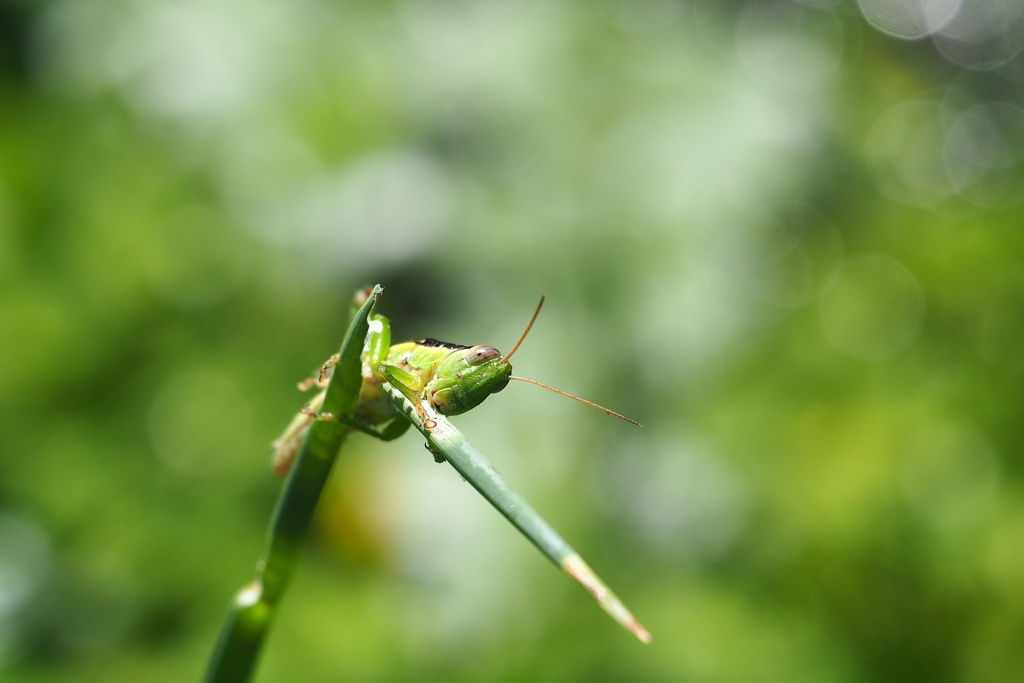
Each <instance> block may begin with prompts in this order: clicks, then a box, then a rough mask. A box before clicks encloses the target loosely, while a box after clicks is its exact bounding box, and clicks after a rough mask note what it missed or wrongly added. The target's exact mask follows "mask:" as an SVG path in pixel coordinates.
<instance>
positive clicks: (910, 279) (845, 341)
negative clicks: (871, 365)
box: [819, 254, 924, 360]
mask: <svg viewBox="0 0 1024 683" xmlns="http://www.w3.org/2000/svg"><path fill="white" fill-rule="evenodd" d="M819 313H820V316H821V325H822V328H823V329H824V332H825V336H826V337H827V338H828V340H829V342H831V344H832V345H833V346H834V347H835V348H837V349H839V350H840V351H842V352H843V353H846V354H848V355H850V356H853V357H854V358H860V359H862V360H881V359H884V358H888V357H889V356H891V355H893V354H894V353H896V352H897V351H899V350H901V349H904V348H906V347H907V346H909V345H910V344H911V343H912V342H913V341H914V340H915V339H916V338H917V336H918V334H919V333H920V331H921V322H922V320H923V318H924V294H923V292H922V290H921V285H920V284H918V282H917V279H916V278H914V276H913V275H911V273H910V271H908V270H907V269H906V268H904V267H903V266H902V265H901V264H900V263H899V262H898V261H896V260H895V259H893V258H891V257H889V256H885V255H875V254H872V255H868V256H860V257H857V258H854V259H850V260H849V261H847V262H846V263H845V264H844V265H843V267H842V269H841V270H840V271H839V275H838V276H837V278H836V281H835V282H834V283H833V285H832V286H831V287H830V288H829V289H828V291H826V292H825V294H824V295H823V296H822V299H821V303H820V307H819Z"/></svg>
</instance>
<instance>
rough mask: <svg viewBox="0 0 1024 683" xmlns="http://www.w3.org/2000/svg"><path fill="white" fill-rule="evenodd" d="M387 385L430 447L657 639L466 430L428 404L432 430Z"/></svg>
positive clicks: (618, 612)
mask: <svg viewBox="0 0 1024 683" xmlns="http://www.w3.org/2000/svg"><path fill="white" fill-rule="evenodd" d="M384 389H385V390H386V391H387V392H388V395H389V396H390V397H391V400H392V401H393V402H394V403H395V406H397V407H398V409H399V410H400V411H402V414H403V415H405V416H406V417H407V418H408V419H409V421H410V422H412V424H413V426H414V427H416V429H418V430H419V432H420V433H421V434H423V436H424V437H425V438H426V440H427V444H428V445H429V446H430V448H432V449H433V450H434V451H435V452H436V453H438V454H440V455H441V456H443V457H444V459H445V460H447V461H448V463H449V464H450V465H451V466H452V467H454V468H455V470H456V471H457V472H458V473H459V474H461V475H462V478H463V479H465V480H466V481H468V482H469V483H470V484H471V485H472V486H473V488H475V489H476V490H477V491H478V492H480V495H482V496H483V497H484V498H486V499H487V501H488V502H490V504H491V505H493V506H494V507H495V508H496V509H497V510H498V512H500V513H501V514H502V515H504V516H505V518H506V519H508V521H510V522H511V523H512V524H513V526H515V527H516V528H517V529H519V531H521V532H522V533H523V535H524V536H526V538H528V539H529V540H530V541H531V542H533V544H534V545H536V546H537V548H539V549H540V551H541V552H542V553H544V555H546V556H547V557H548V559H550V560H551V561H552V562H554V563H555V564H556V565H558V566H559V567H560V568H561V569H562V570H563V571H565V573H566V574H568V575H569V576H571V577H572V578H573V579H575V580H576V581H578V582H579V583H580V584H581V585H582V586H583V587H584V588H586V589H587V591H588V592H589V593H590V594H591V595H592V596H593V597H594V599H595V600H597V602H598V604H599V605H600V606H601V607H602V608H603V609H604V611H606V612H607V613H608V614H610V615H611V616H612V618H613V619H615V621H617V622H618V623H619V624H621V625H622V626H624V627H625V628H627V629H629V631H630V632H632V633H633V635H635V636H636V637H637V638H639V639H640V641H641V642H644V643H649V642H651V634H650V633H649V632H648V631H647V629H645V628H644V627H643V625H642V624H641V623H640V622H639V621H637V620H636V617H634V616H633V615H632V614H631V613H630V612H629V610H628V609H626V606H625V605H623V604H622V601H621V600H619V598H618V597H616V595H615V593H613V592H612V591H611V589H609V588H608V586H607V585H605V583H604V582H603V581H601V579H600V578H599V577H598V576H597V574H595V573H594V571H593V570H592V569H591V568H590V567H589V566H588V565H587V563H586V562H584V561H583V558H582V557H580V555H579V553H577V552H576V551H575V550H573V549H572V547H571V546H570V545H569V544H568V543H566V542H565V541H564V540H563V539H562V537H561V536H559V535H558V532H556V531H555V530H554V529H553V528H552V527H551V525H550V524H548V523H547V522H546V521H544V518H543V517H541V516H540V514H538V513H537V511H536V510H534V509H533V507H532V506H531V505H530V504H529V503H527V502H526V499H525V498H523V497H522V496H521V495H519V493H517V492H516V490H515V489H513V488H512V486H511V485H510V484H509V483H508V481H507V480H506V479H505V478H504V477H502V476H501V475H500V474H498V471H497V470H495V469H494V466H493V465H491V463H490V461H489V460H487V458H486V457H484V455H483V453H481V452H480V451H478V450H477V449H476V448H475V447H474V446H473V444H471V443H470V442H469V440H468V439H467V438H466V437H465V436H463V434H462V432H460V431H459V430H458V429H456V428H455V427H454V426H452V423H451V422H449V421H448V420H447V419H446V418H445V417H444V416H443V415H441V414H439V413H437V412H436V411H434V410H432V409H431V408H430V407H429V406H423V410H424V412H425V413H426V414H427V419H428V421H432V422H433V423H434V424H433V426H432V427H431V428H430V429H427V428H426V427H425V426H424V424H423V420H422V419H421V417H420V415H419V413H417V411H416V409H415V408H414V407H413V405H412V404H411V403H410V402H409V401H408V399H406V397H405V396H403V395H402V393H401V392H399V391H398V390H397V389H395V388H394V387H392V386H391V385H390V384H387V383H385V384H384Z"/></svg>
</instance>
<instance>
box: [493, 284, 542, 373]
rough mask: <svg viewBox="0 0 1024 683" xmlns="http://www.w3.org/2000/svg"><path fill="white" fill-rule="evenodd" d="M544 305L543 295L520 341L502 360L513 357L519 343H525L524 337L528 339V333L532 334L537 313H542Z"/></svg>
mask: <svg viewBox="0 0 1024 683" xmlns="http://www.w3.org/2000/svg"><path fill="white" fill-rule="evenodd" d="M543 305H544V296H543V295H541V297H540V303H539V304H537V310H536V311H534V312H533V317H532V318H530V322H529V323H527V325H526V329H525V330H523V334H522V336H520V337H519V341H517V342H516V345H515V346H513V347H512V350H511V351H509V352H508V353H506V354H505V355H504V356H502V358H501V360H503V361H507V360H508V359H509V358H511V357H512V354H513V353H515V352H516V351H517V350H518V349H519V345H520V344H522V343H523V340H524V339H526V335H528V334H530V328H531V327H533V323H534V321H535V320H537V315H539V314H540V307H541V306H543Z"/></svg>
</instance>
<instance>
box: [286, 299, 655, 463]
mask: <svg viewBox="0 0 1024 683" xmlns="http://www.w3.org/2000/svg"><path fill="white" fill-rule="evenodd" d="M366 296H367V293H366V292H360V293H359V294H357V297H356V300H355V304H356V306H358V305H360V304H361V303H362V301H365V299H366ZM543 305H544V297H541V299H540V303H539V304H537V309H536V310H535V311H534V312H533V317H532V318H530V322H529V323H528V324H527V325H526V329H525V330H524V331H523V334H522V335H520V337H519V341H517V342H516V345H515V346H513V347H512V350H511V351H509V352H508V353H507V354H505V355H502V354H501V352H500V351H498V349H496V348H494V347H493V346H487V345H483V344H478V345H476V346H462V345H461V344H450V343H447V342H442V341H438V340H436V339H418V340H416V341H409V342H404V343H401V344H394V345H392V344H391V324H390V322H388V319H387V318H385V317H384V316H383V315H379V314H376V313H373V314H371V315H370V333H369V334H368V335H367V338H366V343H365V345H364V347H363V352H362V356H361V358H362V363H363V370H362V373H363V384H362V387H361V389H360V391H359V405H358V407H357V408H356V410H355V413H354V415H353V417H352V418H351V419H348V418H346V417H345V416H340V415H333V414H331V413H321V412H318V411H319V410H320V407H321V405H322V404H323V400H324V395H325V393H326V389H325V390H324V391H321V392H320V393H319V394H318V395H317V396H316V397H314V398H313V400H312V401H310V402H309V403H308V404H307V405H306V406H305V407H303V408H302V410H300V411H299V413H298V414H297V415H296V416H295V418H294V419H293V420H292V421H291V424H289V425H288V427H287V428H286V429H285V431H284V433H283V434H282V435H281V436H280V438H278V439H277V440H276V441H274V443H273V448H274V458H273V470H274V473H275V474H276V475H278V476H284V475H285V474H286V473H287V472H288V470H289V469H290V468H291V465H292V461H293V460H294V459H295V455H296V454H297V453H298V451H299V447H300V446H301V445H302V440H303V438H304V437H305V434H306V431H307V430H308V429H309V425H310V424H311V423H312V422H313V420H340V421H342V422H344V423H345V424H347V425H348V426H349V427H350V428H352V429H354V430H357V431H360V432H363V433H365V434H369V435H370V436H373V437H375V438H378V439H381V440H383V441H391V440H393V439H397V438H398V437H400V436H402V434H404V433H405V432H406V431H407V430H408V429H409V426H410V424H411V423H410V422H409V420H408V419H406V418H405V416H403V415H402V414H401V413H399V411H398V410H397V409H396V408H395V406H394V403H392V401H391V400H390V399H389V398H388V396H387V394H386V393H385V391H384V389H383V384H384V382H387V383H388V384H390V385H391V386H393V387H394V388H396V389H398V390H399V391H400V392H401V393H402V395H403V396H405V398H406V399H408V401H409V402H410V403H411V404H412V405H413V406H415V407H416V409H417V412H418V413H419V415H420V417H421V418H422V421H423V424H424V426H425V428H426V429H428V430H430V429H433V427H434V426H435V425H436V423H435V422H434V420H433V419H431V418H430V417H429V415H428V411H427V408H428V407H429V408H431V409H433V410H435V411H437V412H438V413H440V414H441V415H460V414H462V413H465V412H467V411H469V410H472V409H473V408H475V407H477V406H478V405H480V404H481V403H483V401H484V399H486V398H487V397H488V396H490V395H491V394H496V393H498V392H499V391H501V390H502V389H504V388H505V387H506V386H508V383H509V380H518V381H520V382H529V383H530V384H536V385H537V386H540V387H544V388H545V389H548V390H550V391H553V392H555V393H557V394H561V395H562V396H567V397H569V398H571V399H575V400H577V401H580V402H581V403H586V404H587V405H589V406H593V407H594V408H598V409H599V410H603V411H604V412H606V413H607V414H609V415H614V416H615V417H618V418H621V419H623V420H625V421H626V422H630V423H632V424H635V425H637V426H638V427H639V426H642V425H640V423H639V422H635V421H634V420H631V419H629V418H628V417H625V416H624V415H620V414H619V413H616V412H615V411H614V410H609V409H608V408H605V407H603V406H599V405H597V404H596V403H592V402H590V401H587V400H585V399H582V398H580V397H578V396H573V395H572V394H569V393H566V392H564V391H560V390H558V389H555V388H554V387H549V386H548V385H546V384H541V383H540V382H537V381H536V380H532V379H527V378H525V377H515V376H513V375H512V364H511V363H510V362H509V359H510V358H512V355H513V354H514V353H515V352H516V351H517V350H518V349H519V346H520V345H521V344H522V343H523V340H524V339H526V335H527V334H529V333H530V328H532V327H533V323H534V322H535V321H536V320H537V316H538V315H539V314H540V309H541V307H542V306H543ZM337 362H338V356H337V354H335V355H334V356H331V358H330V359H328V361H327V362H326V363H324V365H323V367H321V368H320V372H319V374H318V376H317V377H315V378H310V379H307V380H304V381H302V382H300V383H299V389H300V390H303V391H308V390H310V389H313V388H314V387H326V386H327V380H328V378H329V376H330V372H331V368H333V366H334V365H335V364H336V363H337ZM434 456H435V459H436V460H437V461H438V462H443V461H444V460H443V458H442V457H440V455H439V454H437V453H435V454H434Z"/></svg>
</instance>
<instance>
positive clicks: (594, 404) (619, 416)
mask: <svg viewBox="0 0 1024 683" xmlns="http://www.w3.org/2000/svg"><path fill="white" fill-rule="evenodd" d="M541 303H543V300H542V301H541ZM538 310H539V307H538ZM526 329H527V330H529V329H530V328H526ZM517 346H518V344H517ZM513 350H514V349H513ZM509 379H514V380H518V381H520V382H529V383H530V384H536V385H537V386H538V387H544V388H545V389H547V390H548V391H553V392H555V393H556V394H561V395H562V396H568V397H569V398H571V399H574V400H576V401H579V402H580V403H586V404H587V405H588V406H593V407H595V408H597V409H598V410H603V411H604V412H606V413H608V414H609V415H614V416H615V417H617V418H619V419H620V420H625V421H626V422H628V423H630V424H635V425H636V426H637V427H643V425H642V424H640V423H639V422H637V421H636V420H630V419H629V418H628V417H626V416H625V415H620V414H619V413H616V412H615V411H614V410H609V409H608V408H605V407H604V406H599V405H597V404H596V403H594V402H592V401H588V400H587V399H585V398H580V397H579V396H573V395H572V394H570V393H568V392H566V391H562V390H560V389H555V388H554V387H549V386H548V385H547V384H542V383H541V382H538V381H537V380H535V379H526V378H525V377H515V376H510V377H509Z"/></svg>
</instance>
